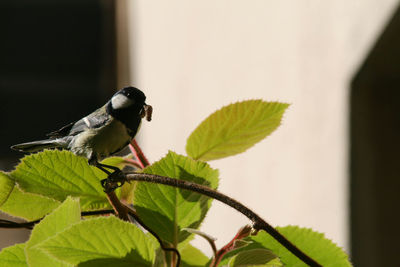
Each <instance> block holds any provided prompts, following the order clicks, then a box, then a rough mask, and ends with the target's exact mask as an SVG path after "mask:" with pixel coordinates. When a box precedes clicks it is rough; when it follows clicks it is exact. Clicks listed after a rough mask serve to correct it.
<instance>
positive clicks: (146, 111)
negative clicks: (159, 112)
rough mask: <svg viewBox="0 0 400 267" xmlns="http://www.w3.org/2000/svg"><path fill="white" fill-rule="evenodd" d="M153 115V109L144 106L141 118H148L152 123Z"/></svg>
mask: <svg viewBox="0 0 400 267" xmlns="http://www.w3.org/2000/svg"><path fill="white" fill-rule="evenodd" d="M152 115H153V107H152V106H150V105H147V104H144V105H143V109H142V111H141V112H140V116H142V118H144V117H146V120H147V121H151V116H152Z"/></svg>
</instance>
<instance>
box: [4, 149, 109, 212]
mask: <svg viewBox="0 0 400 267" xmlns="http://www.w3.org/2000/svg"><path fill="white" fill-rule="evenodd" d="M112 160H114V159H112ZM10 175H11V176H12V177H13V178H14V179H15V181H16V182H17V183H18V184H19V186H20V188H21V189H22V190H23V191H25V192H29V193H34V194H39V195H42V196H46V197H49V198H53V199H55V200H58V201H61V202H62V201H64V200H65V199H66V198H67V196H74V197H79V198H80V201H81V208H82V210H95V209H101V208H105V207H109V204H108V201H107V198H106V195H105V194H104V192H103V188H102V187H101V185H100V180H101V179H104V178H106V175H105V173H103V172H102V171H100V170H98V169H97V168H95V167H92V166H89V165H88V163H87V160H86V159H85V158H82V157H78V156H75V155H74V154H72V153H71V152H69V151H65V150H63V151H58V150H45V151H43V152H39V153H36V154H31V155H29V156H26V157H24V158H23V159H22V162H21V163H20V164H19V165H18V166H17V168H16V169H15V170H14V171H13V172H11V173H10Z"/></svg>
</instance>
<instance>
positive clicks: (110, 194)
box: [106, 191, 129, 222]
mask: <svg viewBox="0 0 400 267" xmlns="http://www.w3.org/2000/svg"><path fill="white" fill-rule="evenodd" d="M106 194H107V199H108V201H109V202H110V204H111V206H112V207H113V209H114V211H115V215H117V216H118V218H120V219H121V220H124V221H127V222H129V217H128V211H127V210H126V207H125V206H124V205H123V204H122V203H121V201H119V199H118V197H117V195H116V194H115V192H114V191H106Z"/></svg>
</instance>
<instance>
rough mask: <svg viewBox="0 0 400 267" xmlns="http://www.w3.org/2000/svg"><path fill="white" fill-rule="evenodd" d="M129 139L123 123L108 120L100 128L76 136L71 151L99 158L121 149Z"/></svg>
mask: <svg viewBox="0 0 400 267" xmlns="http://www.w3.org/2000/svg"><path fill="white" fill-rule="evenodd" d="M131 140H132V137H131V136H130V135H129V134H128V131H127V128H126V127H125V125H124V124H123V123H121V122H120V121H118V120H110V122H108V123H106V124H105V125H104V126H102V127H100V128H95V129H88V130H87V131H85V132H84V133H82V134H79V135H78V136H76V138H75V140H74V144H73V147H72V148H71V151H72V152H74V153H75V154H78V155H81V156H84V157H86V158H91V157H92V156H93V155H96V157H97V159H98V160H101V159H102V158H105V157H108V156H109V155H111V154H114V153H116V152H118V151H120V150H122V149H123V148H124V147H125V146H127V145H128V144H129V142H130V141H131Z"/></svg>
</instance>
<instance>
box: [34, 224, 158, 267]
mask: <svg viewBox="0 0 400 267" xmlns="http://www.w3.org/2000/svg"><path fill="white" fill-rule="evenodd" d="M40 248H41V249H42V250H43V251H46V252H47V253H49V254H50V255H52V256H54V257H55V258H57V259H59V260H62V261H66V262H68V263H70V264H74V265H77V264H79V266H85V267H88V266H93V267H95V266H96V267H101V266H113V267H122V266H136V267H140V266H143V267H145V266H146V267H147V266H151V265H152V262H153V261H154V250H155V248H154V245H153V241H151V240H150V238H148V237H147V236H146V235H145V234H144V233H143V232H142V230H140V229H139V228H138V227H137V226H135V225H133V224H132V223H128V222H124V221H121V220H119V219H117V218H115V217H114V216H110V217H107V218H104V217H100V218H93V219H87V220H83V221H81V222H79V223H77V224H74V225H73V226H71V227H70V228H68V229H66V230H65V231H63V232H61V233H59V234H58V235H56V236H53V237H51V238H49V239H48V240H46V241H45V242H43V243H42V244H41V245H40Z"/></svg>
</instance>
